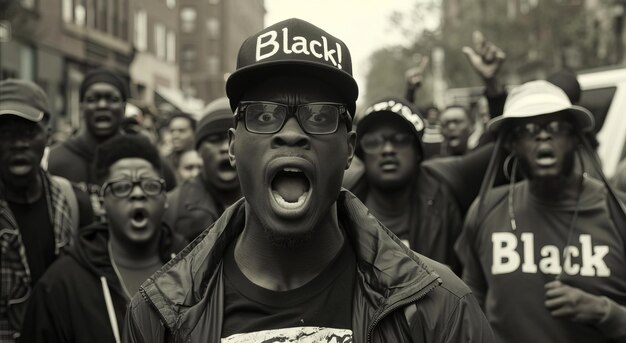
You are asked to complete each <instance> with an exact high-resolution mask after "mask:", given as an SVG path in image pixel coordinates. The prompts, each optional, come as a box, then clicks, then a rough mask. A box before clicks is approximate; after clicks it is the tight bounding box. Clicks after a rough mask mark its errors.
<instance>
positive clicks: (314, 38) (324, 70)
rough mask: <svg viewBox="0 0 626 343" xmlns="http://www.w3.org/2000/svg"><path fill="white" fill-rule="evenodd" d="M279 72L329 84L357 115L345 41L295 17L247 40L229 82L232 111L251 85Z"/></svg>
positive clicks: (356, 90)
mask: <svg viewBox="0 0 626 343" xmlns="http://www.w3.org/2000/svg"><path fill="white" fill-rule="evenodd" d="M277 73H281V74H303V75H312V76H314V77H317V78H320V79H322V80H326V81H328V82H330V83H331V84H333V85H335V86H336V87H337V89H338V91H339V92H341V96H342V97H343V98H344V99H345V101H346V105H347V107H348V111H349V112H350V114H351V115H352V116H354V114H355V110H356V99H357V97H358V95H359V88H358V86H357V83H356V81H355V80H354V78H353V77H352V59H351V57H350V51H349V50H348V47H347V46H346V44H345V43H344V42H342V41H341V40H340V39H338V38H336V37H334V36H332V35H330V34H328V33H327V32H325V31H324V30H322V29H320V28H319V27H317V26H315V25H313V24H311V23H309V22H306V21H304V20H301V19H297V18H292V19H287V20H284V21H281V22H279V23H276V24H274V25H272V26H269V27H267V28H265V29H263V30H262V31H260V32H258V33H256V34H254V35H252V36H250V37H249V38H248V39H246V40H245V41H244V42H243V44H242V45H241V48H240V49H239V54H238V55H237V69H236V70H235V72H233V73H232V74H231V75H230V77H229V78H228V81H226V94H227V95H228V98H229V100H230V107H231V109H232V110H233V112H234V111H235V109H236V108H237V105H238V104H239V101H240V99H241V96H242V94H243V93H244V91H245V90H246V87H247V86H248V85H250V84H254V83H255V82H256V81H258V80H259V79H262V78H264V77H268V76H271V75H276V74H277Z"/></svg>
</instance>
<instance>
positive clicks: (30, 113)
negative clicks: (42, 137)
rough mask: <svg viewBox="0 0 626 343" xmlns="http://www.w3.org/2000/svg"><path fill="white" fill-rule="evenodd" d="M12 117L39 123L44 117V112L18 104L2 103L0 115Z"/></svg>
mask: <svg viewBox="0 0 626 343" xmlns="http://www.w3.org/2000/svg"><path fill="white" fill-rule="evenodd" d="M7 114H8V115H14V116H18V117H21V118H24V119H27V120H30V121H33V122H38V121H41V120H42V119H43V117H44V112H43V111H41V110H39V109H37V108H35V107H32V106H29V105H26V104H23V103H19V102H13V101H11V102H3V103H2V104H0V115H7Z"/></svg>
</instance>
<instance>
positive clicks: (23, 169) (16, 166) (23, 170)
mask: <svg viewBox="0 0 626 343" xmlns="http://www.w3.org/2000/svg"><path fill="white" fill-rule="evenodd" d="M33 168H34V166H33V164H32V163H31V162H30V160H29V159H28V158H26V157H19V156H18V157H15V158H13V159H11V162H10V163H9V171H10V172H11V174H13V175H18V176H21V175H26V174H28V173H30V172H31V171H32V170H33Z"/></svg>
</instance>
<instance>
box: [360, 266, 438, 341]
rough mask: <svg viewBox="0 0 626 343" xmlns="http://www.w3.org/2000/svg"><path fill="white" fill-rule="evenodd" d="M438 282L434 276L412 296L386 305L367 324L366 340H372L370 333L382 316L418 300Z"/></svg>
mask: <svg viewBox="0 0 626 343" xmlns="http://www.w3.org/2000/svg"><path fill="white" fill-rule="evenodd" d="M440 283H441V279H440V278H436V279H434V280H433V281H431V282H430V283H429V284H428V285H426V286H425V287H424V288H422V290H420V291H419V293H417V294H415V295H414V296H412V297H409V298H405V299H404V300H400V301H398V302H396V303H395V304H393V305H391V306H389V307H387V308H386V309H385V310H384V311H382V312H381V314H380V315H378V317H376V319H374V321H373V322H372V323H371V324H370V325H369V327H368V329H367V342H368V343H371V342H372V333H373V332H374V329H375V328H376V325H377V324H378V323H379V322H380V321H381V320H382V319H383V318H384V317H386V316H387V315H388V314H389V313H391V312H393V311H395V310H396V309H398V308H400V307H403V306H405V305H408V304H410V303H413V302H416V301H418V300H420V299H421V298H423V297H424V296H425V295H426V294H428V293H429V292H430V291H432V290H433V289H435V287H437V286H439V284H440Z"/></svg>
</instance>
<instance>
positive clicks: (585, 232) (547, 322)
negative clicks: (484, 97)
mask: <svg viewBox="0 0 626 343" xmlns="http://www.w3.org/2000/svg"><path fill="white" fill-rule="evenodd" d="M593 126H594V120H593V116H592V115H591V113H590V112H589V111H588V110H587V109H585V108H582V107H579V106H572V104H571V103H570V101H569V99H568V97H567V95H566V94H565V93H564V92H563V91H562V90H561V89H560V88H558V87H556V86H554V85H553V84H551V83H548V82H547V81H532V82H528V83H526V84H524V85H522V86H519V87H517V88H515V89H514V90H513V91H512V92H511V93H510V94H509V96H508V97H507V99H506V103H505V105H504V114H503V115H502V116H501V117H498V118H496V119H493V120H491V121H490V122H489V124H488V128H489V130H491V131H492V132H494V133H497V134H499V135H500V138H499V140H501V141H502V143H503V144H504V146H505V147H506V150H507V151H508V153H509V155H508V157H507V158H506V160H505V162H504V167H505V169H506V170H505V173H506V174H507V175H508V176H509V178H510V184H509V185H508V186H501V187H498V188H495V189H493V190H490V191H488V192H485V191H484V190H483V191H482V193H481V195H479V197H478V198H477V199H476V200H475V201H474V204H473V205H472V207H471V208H470V210H469V212H468V215H467V218H466V222H465V227H464V229H463V232H462V234H461V238H460V239H459V242H458V245H457V250H458V251H459V255H460V257H461V261H463V263H464V266H463V279H464V280H465V281H466V282H467V283H468V285H469V286H470V287H471V288H472V291H473V293H474V294H475V295H476V298H477V299H478V302H479V303H480V304H481V306H482V307H483V309H484V310H485V314H486V315H487V318H488V319H489V321H490V323H491V325H492V328H493V330H494V333H495V334H496V337H497V338H498V340H499V341H501V342H581V343H582V342H625V341H626V306H625V305H626V246H625V245H624V242H625V240H626V232H625V230H626V216H625V215H624V209H623V208H624V207H623V206H624V205H623V203H621V204H620V200H621V201H623V198H622V199H618V196H620V195H619V194H618V193H616V192H614V191H613V190H612V189H611V188H610V186H609V185H608V183H607V182H606V179H604V177H603V176H602V170H601V168H600V167H599V163H597V161H596V162H594V163H593V166H589V165H585V163H583V160H582V159H581V151H580V150H579V149H578V147H579V146H581V145H582V146H584V147H585V150H586V151H587V153H592V149H591V146H590V144H589V143H588V142H586V141H585V139H586V138H585V136H584V133H585V132H589V131H591V130H592V129H593ZM496 160H497V159H495V158H494V159H492V161H496ZM495 165H499V164H496V163H493V162H492V164H491V165H490V168H489V169H488V170H487V173H486V183H485V184H486V185H491V183H492V182H493V177H494V173H495V170H494V166H495ZM518 166H519V171H518ZM591 167H593V169H595V170H596V172H597V173H598V175H601V176H602V178H603V179H604V184H603V182H600V181H597V180H596V179H595V178H592V177H588V176H587V171H588V170H591ZM520 172H521V173H522V174H523V176H524V178H525V180H523V181H520V182H517V183H516V181H517V180H518V179H521V177H519V176H517V177H516V175H518V174H519V173H520Z"/></svg>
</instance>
